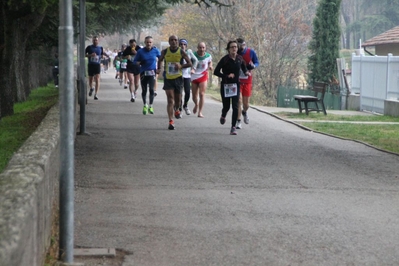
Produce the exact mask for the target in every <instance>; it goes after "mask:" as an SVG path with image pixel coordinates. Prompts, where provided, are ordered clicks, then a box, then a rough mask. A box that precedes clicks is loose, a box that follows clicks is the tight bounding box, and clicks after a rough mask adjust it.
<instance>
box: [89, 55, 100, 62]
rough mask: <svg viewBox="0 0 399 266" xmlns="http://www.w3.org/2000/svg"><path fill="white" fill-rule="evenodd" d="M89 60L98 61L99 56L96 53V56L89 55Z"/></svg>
mask: <svg viewBox="0 0 399 266" xmlns="http://www.w3.org/2000/svg"><path fill="white" fill-rule="evenodd" d="M90 62H93V63H100V57H99V56H98V55H96V56H91V57H90Z"/></svg>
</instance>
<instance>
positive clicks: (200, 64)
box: [197, 61, 207, 72]
mask: <svg viewBox="0 0 399 266" xmlns="http://www.w3.org/2000/svg"><path fill="white" fill-rule="evenodd" d="M206 66H207V64H206V63H205V62H204V61H198V65H197V69H198V70H200V71H201V72H202V71H204V70H205V69H206Z"/></svg>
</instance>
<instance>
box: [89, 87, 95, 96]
mask: <svg viewBox="0 0 399 266" xmlns="http://www.w3.org/2000/svg"><path fill="white" fill-rule="evenodd" d="M93 91H94V88H91V89H90V91H89V96H92V95H93Z"/></svg>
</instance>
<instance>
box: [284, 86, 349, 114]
mask: <svg viewBox="0 0 399 266" xmlns="http://www.w3.org/2000/svg"><path fill="white" fill-rule="evenodd" d="M337 90H339V91H340V92H344V91H345V90H344V89H342V88H341V89H335V90H334V93H332V92H331V91H328V92H326V94H325V96H324V104H325V106H326V109H327V110H341V93H340V92H338V93H336V92H337ZM305 94H307V95H313V94H314V92H312V91H310V90H303V89H297V88H290V87H279V88H278V91H277V107H285V108H298V103H297V101H295V99H294V95H305Z"/></svg>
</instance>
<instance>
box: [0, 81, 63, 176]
mask: <svg viewBox="0 0 399 266" xmlns="http://www.w3.org/2000/svg"><path fill="white" fill-rule="evenodd" d="M57 102H58V90H57V89H56V88H55V86H54V85H53V84H52V85H49V86H47V87H40V88H37V89H35V90H33V91H32V92H31V94H30V95H29V97H28V99H27V100H26V101H25V102H23V103H16V104H15V105H14V115H12V116H7V117H3V118H2V119H1V120H0V172H2V171H3V170H4V168H5V167H6V165H7V164H8V162H9V160H10V159H11V157H12V155H13V154H14V153H15V152H16V151H17V150H18V149H19V148H20V147H21V146H22V144H23V143H24V142H25V141H26V139H28V138H29V136H30V135H31V134H32V133H33V132H34V131H35V129H36V128H37V127H38V126H39V124H40V122H41V121H42V120H43V118H44V117H45V116H46V114H47V112H48V110H49V109H50V108H51V107H52V106H53V105H54V104H56V103H57Z"/></svg>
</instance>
